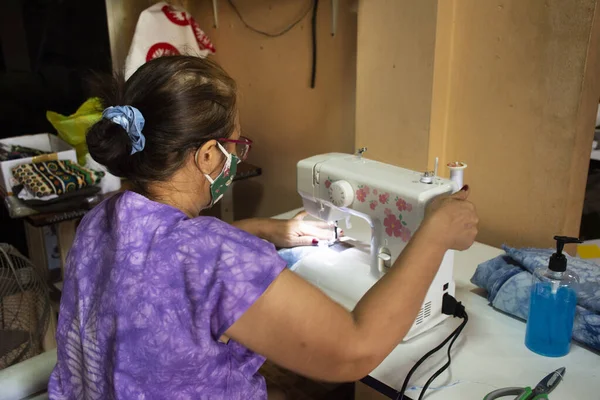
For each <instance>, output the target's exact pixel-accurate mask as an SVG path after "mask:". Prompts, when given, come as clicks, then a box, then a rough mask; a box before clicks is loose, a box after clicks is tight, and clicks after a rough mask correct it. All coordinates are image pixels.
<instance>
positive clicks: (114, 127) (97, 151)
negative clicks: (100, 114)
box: [86, 118, 132, 178]
mask: <svg viewBox="0 0 600 400" xmlns="http://www.w3.org/2000/svg"><path fill="white" fill-rule="evenodd" d="M86 140H87V146H88V151H89V152H90V155H91V156H92V158H93V159H94V160H95V161H96V162H98V163H100V164H102V165H104V166H105V167H106V168H107V169H108V171H109V172H110V173H111V174H113V175H116V176H119V177H124V178H126V177H127V173H128V171H129V170H130V169H129V168H128V165H129V163H130V160H131V157H132V156H131V140H130V139H129V136H128V135H127V132H125V129H123V128H122V127H121V126H120V125H118V124H115V123H114V122H112V121H109V120H107V119H104V118H102V119H100V121H98V122H96V123H95V124H94V125H93V126H92V127H91V128H90V130H89V131H88V134H87V138H86Z"/></svg>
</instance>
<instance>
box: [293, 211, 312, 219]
mask: <svg viewBox="0 0 600 400" xmlns="http://www.w3.org/2000/svg"><path fill="white" fill-rule="evenodd" d="M307 215H308V213H307V212H306V211H305V210H302V211H300V212H299V213H298V214H296V215H295V216H294V218H292V219H297V220H300V221H302V220H303V219H304V218H306V216H307Z"/></svg>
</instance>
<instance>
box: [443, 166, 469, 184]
mask: <svg viewBox="0 0 600 400" xmlns="http://www.w3.org/2000/svg"><path fill="white" fill-rule="evenodd" d="M447 166H448V169H450V180H451V181H454V182H456V185H457V188H456V190H457V191H459V190H460V189H461V188H462V187H463V185H464V183H463V176H464V173H465V168H467V164H465V163H464V162H461V161H453V162H449V163H448V164H447Z"/></svg>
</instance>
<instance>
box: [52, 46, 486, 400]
mask: <svg viewBox="0 0 600 400" xmlns="http://www.w3.org/2000/svg"><path fill="white" fill-rule="evenodd" d="M109 86H110V88H111V91H110V93H109V95H107V96H105V97H104V102H105V105H106V106H110V107H107V108H106V110H104V112H103V118H102V119H101V120H100V121H99V122H98V123H96V124H95V125H94V126H93V127H92V128H91V129H90V131H89V133H88V137H87V143H88V147H89V151H90V154H91V155H92V157H93V158H94V159H95V160H97V161H98V162H100V163H102V164H103V165H105V166H107V168H108V170H109V171H110V172H111V173H113V174H115V175H118V176H123V177H126V178H127V179H128V180H130V181H131V182H133V183H134V184H135V185H136V188H137V190H136V192H132V191H126V192H124V193H122V194H119V195H116V196H113V197H112V198H110V199H109V200H106V201H104V202H103V203H102V204H100V205H98V206H97V207H95V208H94V209H93V210H92V211H90V212H89V213H88V214H87V215H86V216H85V218H84V219H83V220H82V222H81V225H80V226H79V228H78V230H77V235H76V237H75V241H74V244H73V247H72V249H71V251H70V253H69V256H68V259H67V266H66V271H67V272H66V278H65V282H64V292H63V299H62V303H61V308H60V317H59V326H58V332H57V340H58V364H57V366H56V368H55V370H54V371H53V374H52V377H51V380H50V384H49V393H50V397H51V398H52V399H62V398H66V399H82V398H85V399H88V398H89V399H96V398H98V399H107V398H118V399H166V398H168V399H228V400H234V399H266V398H267V389H266V386H265V381H264V379H263V378H262V377H261V376H260V375H259V374H258V373H257V371H258V369H259V367H260V366H261V364H262V363H263V362H264V360H265V358H268V359H270V360H272V361H273V362H274V363H277V364H278V365H280V366H282V367H284V368H287V369H289V370H292V371H295V372H297V373H299V374H302V375H305V376H308V377H311V378H314V379H318V380H324V381H354V380H357V379H360V378H362V377H363V376H365V375H367V374H368V373H369V372H370V371H371V370H372V369H373V368H375V367H376V366H377V365H378V364H379V363H380V362H381V361H382V360H383V359H384V358H385V357H386V355H387V354H388V353H390V351H391V350H392V349H393V348H394V347H395V346H396V345H397V344H398V343H399V342H400V341H401V340H402V338H403V337H404V335H405V334H406V333H407V331H408V329H409V328H410V326H411V325H412V323H413V321H414V319H415V317H416V314H417V312H418V310H419V308H420V306H421V304H422V301H423V299H424V297H425V294H426V291H427V289H428V287H429V285H430V282H431V281H432V279H433V277H434V276H435V273H436V271H437V268H438V267H439V265H440V263H441V261H442V257H443V255H444V253H445V251H446V250H448V249H457V250H464V249H467V248H468V247H469V246H470V245H471V244H472V243H473V241H474V238H475V235H476V233H477V216H476V213H475V211H474V207H473V205H472V204H471V203H469V202H468V201H467V200H466V199H467V196H468V188H464V189H463V190H462V191H460V192H459V193H458V194H456V195H454V196H451V197H447V198H444V199H441V200H439V201H436V202H435V203H434V205H433V206H432V207H431V208H430V209H429V210H428V215H427V217H426V218H425V220H424V221H423V223H422V224H421V227H420V228H419V230H418V231H417V232H416V234H415V235H414V237H413V239H412V240H411V241H410V243H409V244H408V246H407V247H406V249H405V250H404V252H403V253H402V255H401V256H400V258H399V259H398V260H397V261H396V263H395V264H394V266H393V267H392V268H391V270H390V271H389V272H388V273H387V274H386V275H385V277H383V278H382V279H381V280H380V281H379V282H378V283H377V284H376V285H375V286H374V287H373V288H372V289H371V290H370V291H369V292H368V293H367V294H366V295H365V296H364V297H363V298H362V300H360V302H359V303H358V304H357V306H356V308H355V309H354V310H353V311H352V312H348V311H347V310H345V309H344V308H342V307H341V306H339V305H338V304H336V303H335V302H333V301H331V300H330V299H329V298H328V297H326V296H325V295H324V294H323V293H322V292H321V291H319V290H318V289H317V288H315V287H314V286H311V285H310V284H309V283H307V282H306V281H304V280H302V279H301V278H299V277H298V276H296V275H295V274H293V273H292V272H290V271H289V270H287V269H286V268H285V267H286V266H285V263H284V262H283V260H282V259H281V258H280V257H279V256H278V255H277V252H276V251H275V247H274V245H273V244H275V245H277V246H281V247H287V246H295V245H300V244H310V243H312V241H313V240H314V239H325V238H329V237H331V235H332V234H333V232H332V231H331V230H330V229H329V228H328V227H327V225H321V224H317V223H313V224H310V223H307V222H304V221H302V218H301V216H300V217H299V218H296V219H294V220H291V221H275V220H266V219H252V220H247V221H242V222H240V223H238V224H235V226H231V225H228V224H226V223H224V222H221V221H219V220H217V219H214V218H209V217H199V216H198V215H199V213H200V212H201V211H202V210H203V209H205V208H207V207H210V206H212V205H213V204H214V203H215V202H216V201H218V200H219V198H220V196H222V194H223V192H224V191H225V190H226V189H227V187H228V186H229V184H230V183H231V178H232V176H233V175H234V173H235V168H236V165H237V162H238V160H240V159H241V160H243V159H244V158H245V156H246V155H247V151H248V149H249V142H248V141H247V139H244V138H243V137H241V136H240V129H239V124H238V117H237V106H236V87H235V83H234V82H233V80H232V79H231V78H230V77H229V76H227V74H226V73H225V72H224V71H223V70H222V69H220V68H219V67H218V66H217V65H215V64H214V63H212V62H210V61H208V60H206V59H200V58H196V57H185V56H175V57H163V58H158V59H155V60H153V61H150V62H148V63H147V64H145V65H143V66H142V67H141V68H140V69H139V70H138V71H137V72H136V73H135V74H134V75H133V76H132V77H131V78H130V79H129V80H128V81H127V83H124V84H123V83H121V84H119V83H118V81H116V80H115V81H113V82H112V84H111V85H109ZM261 239H266V241H265V240H261ZM267 241H268V242H267ZM269 242H271V243H269Z"/></svg>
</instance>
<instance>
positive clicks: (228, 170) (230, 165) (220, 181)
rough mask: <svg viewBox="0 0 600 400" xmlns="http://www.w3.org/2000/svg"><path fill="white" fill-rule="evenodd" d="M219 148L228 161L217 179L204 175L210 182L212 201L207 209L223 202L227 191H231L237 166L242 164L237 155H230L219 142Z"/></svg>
mask: <svg viewBox="0 0 600 400" xmlns="http://www.w3.org/2000/svg"><path fill="white" fill-rule="evenodd" d="M217 146H219V149H220V150H221V151H222V152H223V154H225V157H226V160H225V164H224V165H223V170H221V173H220V174H219V175H218V176H217V177H216V178H215V179H213V178H211V177H210V175H208V174H204V176H205V177H206V179H207V180H208V181H209V182H210V198H211V200H210V204H209V205H208V206H207V207H212V206H213V205H215V203H216V202H218V201H219V200H221V198H222V197H223V195H224V194H225V192H226V191H227V189H229V186H231V183H232V182H233V178H234V177H235V173H236V171H237V165H238V164H239V162H240V159H239V158H238V157H237V156H236V155H235V154H231V153H229V152H228V151H227V150H225V148H223V146H221V144H220V143H218V142H217Z"/></svg>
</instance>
